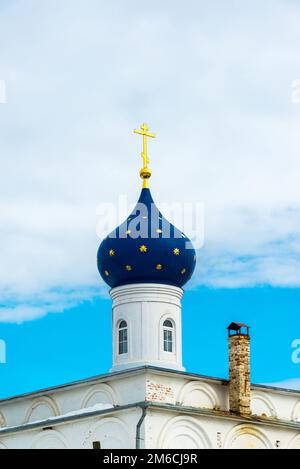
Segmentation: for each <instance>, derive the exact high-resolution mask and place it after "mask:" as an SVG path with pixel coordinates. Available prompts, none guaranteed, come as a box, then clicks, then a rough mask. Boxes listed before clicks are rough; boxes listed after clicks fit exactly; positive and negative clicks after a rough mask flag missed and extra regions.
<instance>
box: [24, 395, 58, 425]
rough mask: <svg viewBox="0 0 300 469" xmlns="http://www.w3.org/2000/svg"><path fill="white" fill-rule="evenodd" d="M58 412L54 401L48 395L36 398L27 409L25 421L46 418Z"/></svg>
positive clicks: (56, 414)
mask: <svg viewBox="0 0 300 469" xmlns="http://www.w3.org/2000/svg"><path fill="white" fill-rule="evenodd" d="M59 414H60V412H59V408H58V406H57V404H56V402H55V401H54V400H53V399H51V398H50V397H46V396H45V397H41V398H39V399H36V400H35V401H34V402H33V403H32V404H31V406H30V407H29V409H28V410H27V413H26V417H25V423H28V422H37V421H39V420H47V419H49V418H51V417H56V416H58V415H59Z"/></svg>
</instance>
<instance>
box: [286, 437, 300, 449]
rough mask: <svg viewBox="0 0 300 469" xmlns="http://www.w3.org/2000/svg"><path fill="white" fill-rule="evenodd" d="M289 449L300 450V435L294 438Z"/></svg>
mask: <svg viewBox="0 0 300 469" xmlns="http://www.w3.org/2000/svg"><path fill="white" fill-rule="evenodd" d="M287 449H300V434H299V435H296V436H294V437H293V438H292V440H291V441H290V442H289V444H288V448H287Z"/></svg>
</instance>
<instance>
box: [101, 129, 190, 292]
mask: <svg viewBox="0 0 300 469" xmlns="http://www.w3.org/2000/svg"><path fill="white" fill-rule="evenodd" d="M140 129H141V130H139V131H135V133H140V134H142V135H143V136H144V135H145V133H146V134H147V136H153V134H148V127H147V126H146V124H143V125H142V126H141V128H140ZM142 132H145V133H142ZM143 150H144V151H143V153H142V157H143V161H144V166H143V168H142V170H141V172H140V175H141V177H142V179H143V181H144V183H143V189H142V192H141V195H140V198H139V200H138V202H137V204H136V206H135V208H134V210H133V211H132V213H131V214H130V215H129V216H128V218H127V219H126V220H125V221H124V222H123V223H122V224H121V225H120V226H119V227H118V228H116V229H115V230H114V231H113V232H112V233H111V234H110V235H108V236H107V237H106V238H105V239H104V240H103V241H102V243H101V244H100V247H99V250H98V256H97V262H98V270H99V272H100V275H101V277H102V278H103V280H104V281H105V282H106V283H107V284H108V285H109V286H110V287H112V288H115V287H119V286H121V285H128V284H133V283H161V284H168V285H174V286H176V287H182V286H183V285H184V284H185V283H186V282H187V281H188V280H189V279H190V278H191V276H192V274H193V272H194V269H195V265H196V253H195V249H194V247H193V245H192V242H191V241H190V240H189V239H188V238H187V237H186V236H185V235H184V234H183V233H182V232H181V231H180V230H178V229H177V228H175V227H174V225H172V224H171V223H170V222H168V221H167V220H166V219H165V218H164V217H163V215H162V214H161V212H160V211H159V209H158V208H157V207H156V205H155V203H154V201H153V199H152V196H151V193H150V189H149V187H148V180H149V178H150V176H151V171H150V169H149V168H148V162H149V160H148V157H147V147H146V148H145V144H144V148H143ZM145 155H146V156H145Z"/></svg>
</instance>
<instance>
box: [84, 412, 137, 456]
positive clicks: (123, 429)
mask: <svg viewBox="0 0 300 469" xmlns="http://www.w3.org/2000/svg"><path fill="white" fill-rule="evenodd" d="M94 441H99V442H100V445H101V449H133V448H134V447H135V439H134V436H132V438H130V429H129V427H128V426H127V425H126V424H125V423H124V422H123V421H122V420H120V419H119V418H116V417H104V418H102V419H101V420H100V421H98V422H96V423H94V424H93V425H92V426H91V428H90V429H89V430H88V432H87V433H86V435H85V437H84V440H83V442H82V447H83V448H86V449H92V448H93V442H94Z"/></svg>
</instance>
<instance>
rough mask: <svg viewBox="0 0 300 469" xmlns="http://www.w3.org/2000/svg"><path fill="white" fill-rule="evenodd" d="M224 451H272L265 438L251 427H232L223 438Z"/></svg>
mask: <svg viewBox="0 0 300 469" xmlns="http://www.w3.org/2000/svg"><path fill="white" fill-rule="evenodd" d="M224 446H225V448H226V449H272V445H271V442H270V440H269V439H268V438H267V436H266V435H265V434H264V433H263V432H262V431H261V430H258V429H257V428H256V427H253V426H251V425H238V426H236V427H234V428H233V429H232V430H231V431H230V432H229V434H228V435H227V437H226V438H225V445H224Z"/></svg>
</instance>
